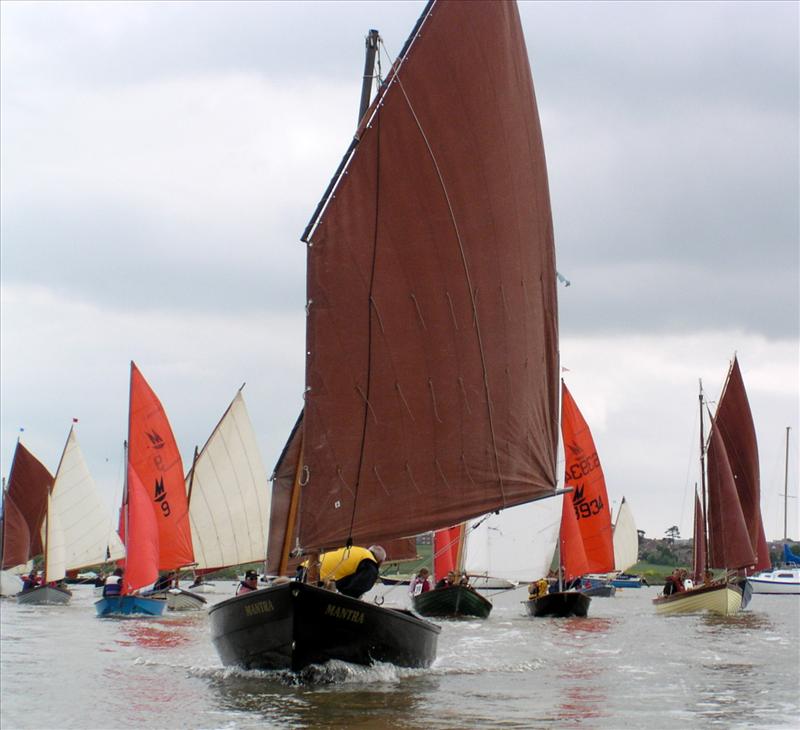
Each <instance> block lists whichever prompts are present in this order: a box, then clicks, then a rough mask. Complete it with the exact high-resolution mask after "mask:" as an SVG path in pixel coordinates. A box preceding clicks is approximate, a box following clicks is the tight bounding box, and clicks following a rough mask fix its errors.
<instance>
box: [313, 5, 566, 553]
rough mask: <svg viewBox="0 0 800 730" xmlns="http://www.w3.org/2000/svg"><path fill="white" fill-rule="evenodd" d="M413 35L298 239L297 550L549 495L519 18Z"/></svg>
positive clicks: (551, 401)
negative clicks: (303, 343)
mask: <svg viewBox="0 0 800 730" xmlns="http://www.w3.org/2000/svg"><path fill="white" fill-rule="evenodd" d="M416 30H418V33H417V32H416ZM416 30H415V33H414V34H413V35H412V38H411V39H410V42H409V44H408V46H407V51H406V52H405V54H404V55H403V57H402V59H401V60H399V61H398V62H397V63H395V64H394V66H393V68H392V72H391V74H390V77H389V78H388V80H387V81H386V83H385V84H384V86H383V87H382V92H381V93H380V96H379V98H378V100H377V101H376V102H375V103H373V105H372V107H371V109H370V111H369V112H367V115H366V116H365V121H364V124H363V125H362V127H361V128H360V129H359V133H358V143H357V145H356V146H355V148H354V150H353V152H352V155H351V156H349V157H348V158H347V163H346V167H345V170H344V172H343V174H342V175H341V176H339V177H338V178H337V179H336V182H335V185H334V187H333V189H332V194H331V195H330V196H328V197H326V198H325V200H324V201H323V211H322V214H321V217H320V218H319V219H318V220H316V221H315V227H313V230H311V229H309V230H311V232H310V234H308V235H307V236H306V240H307V241H308V242H309V247H308V275H307V299H308V302H307V303H308V317H307V347H306V352H307V358H306V386H307V391H306V394H305V415H304V430H305V447H304V466H306V467H308V472H307V475H308V483H307V484H306V486H305V487H304V488H303V492H302V495H303V496H302V498H301V515H300V533H301V534H300V538H301V543H302V545H303V546H304V547H307V548H311V547H335V546H339V545H343V544H344V543H345V541H346V540H347V538H348V537H352V539H353V540H354V541H355V542H356V543H357V544H370V543H371V542H374V541H377V540H381V539H388V538H391V537H402V536H405V535H414V534H418V533H422V532H425V531H428V530H434V529H439V528H443V527H447V526H449V525H454V524H457V523H459V522H462V521H464V520H466V519H469V518H472V517H477V516H479V515H482V514H485V513H486V512H490V511H493V510H496V509H499V508H502V507H510V506H513V505H516V504H522V503H525V502H528V501H530V500H532V499H535V498H537V497H540V496H544V495H547V494H551V493H552V492H553V491H554V489H555V484H556V449H557V443H558V327H557V303H556V290H555V284H556V276H555V250H554V245H553V224H552V217H551V212H550V199H549V190H548V183H547V170H546V164H545V156H544V146H543V143H542V135H541V128H540V124H539V118H538V112H537V108H536V101H535V98H534V92H533V82H532V79H531V73H530V67H529V63H528V53H527V49H526V47H525V39H524V36H523V33H522V27H521V25H520V19H519V12H518V9H517V7H516V4H515V3H513V2H456V1H450V0H442V1H440V2H436V3H434V4H433V5H432V6H430V10H429V11H426V13H425V16H424V18H423V20H422V21H421V24H420V25H419V26H418V28H417V29H416Z"/></svg>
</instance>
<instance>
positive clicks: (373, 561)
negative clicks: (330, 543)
mask: <svg viewBox="0 0 800 730" xmlns="http://www.w3.org/2000/svg"><path fill="white" fill-rule="evenodd" d="M384 560H386V551H385V550H384V549H383V548H382V547H381V546H380V545H373V546H372V547H370V548H369V549H367V548H363V547H357V546H355V545H354V546H353V547H343V548H339V549H338V550H333V551H331V552H328V553H322V555H320V566H319V580H320V584H321V585H325V584H327V583H329V582H331V581H332V582H333V583H335V584H336V590H337V591H339V593H343V594H344V595H345V596H350V597H351V598H361V596H363V595H364V594H365V593H366V592H367V591H368V590H369V589H370V588H372V586H374V585H375V581H376V580H378V568H379V567H380V565H381V563H383V561H384ZM302 567H303V568H305V567H306V563H303V565H302Z"/></svg>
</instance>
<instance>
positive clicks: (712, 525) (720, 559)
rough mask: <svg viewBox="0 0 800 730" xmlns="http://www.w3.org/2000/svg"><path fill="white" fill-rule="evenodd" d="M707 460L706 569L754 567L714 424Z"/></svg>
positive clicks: (721, 445)
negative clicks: (707, 567) (707, 565)
mask: <svg viewBox="0 0 800 730" xmlns="http://www.w3.org/2000/svg"><path fill="white" fill-rule="evenodd" d="M706 460H707V464H708V506H707V512H708V562H709V566H710V567H712V568H726V569H728V570H736V569H740V568H750V567H752V566H753V565H755V563H756V551H755V550H754V549H753V546H752V544H751V542H750V536H749V534H748V532H747V524H746V522H745V519H744V514H743V513H742V507H741V505H740V504H739V495H738V494H737V493H736V480H735V478H734V475H733V471H732V469H731V465H730V460H729V458H728V454H727V452H726V450H725V443H724V442H723V439H722V435H721V434H720V432H719V429H718V428H717V426H716V422H714V423H712V426H711V433H710V435H709V444H708V451H707V453H706Z"/></svg>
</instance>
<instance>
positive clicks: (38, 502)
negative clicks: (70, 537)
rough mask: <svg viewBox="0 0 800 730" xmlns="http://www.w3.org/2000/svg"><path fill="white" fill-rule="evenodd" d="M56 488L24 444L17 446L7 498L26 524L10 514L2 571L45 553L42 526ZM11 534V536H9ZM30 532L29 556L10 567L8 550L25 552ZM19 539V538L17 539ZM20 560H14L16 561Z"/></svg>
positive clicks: (4, 538)
mask: <svg viewBox="0 0 800 730" xmlns="http://www.w3.org/2000/svg"><path fill="white" fill-rule="evenodd" d="M52 488H53V475H52V474H51V473H50V472H49V471H48V470H47V468H46V467H45V466H44V465H43V464H42V463H41V462H40V461H39V460H38V459H37V458H36V457H35V456H34V455H33V454H32V453H31V452H30V451H28V449H26V448H25V446H24V445H23V444H22V442H20V441H18V442H17V447H16V449H15V450H14V458H13V460H12V462H11V473H10V474H9V476H8V484H7V487H6V489H7V493H6V494H7V498H10V501H11V502H12V503H13V505H14V506H15V507H16V508H17V513H18V516H21V517H22V519H23V520H24V523H25V528H23V526H22V524H21V523H19V522H17V520H16V519H14V511H13V509H12V511H11V512H10V513H9V520H8V524H7V525H4V530H3V533H4V534H3V540H4V552H3V567H4V568H5V567H13V566H14V565H21V564H22V563H26V562H27V561H28V560H29V559H30V558H32V557H34V556H35V555H40V554H41V553H42V552H43V551H44V546H43V544H42V522H43V521H44V515H45V512H46V511H47V495H48V494H50V490H51V489H52ZM9 530H10V534H8V536H7V533H8V531H9ZM26 531H27V542H28V548H27V552H28V554H27V555H26V556H25V558H24V559H23V560H21V561H20V562H19V563H9V557H10V556H9V557H7V556H6V552H5V549H6V548H7V547H8V545H9V542H10V541H13V542H16V543H17V544H18V546H17V548H16V550H17V551H19V550H21V549H22V547H21V545H20V544H19V543H20V541H23V542H24V541H25V540H26V537H25V532H26ZM15 535H16V536H15ZM17 557H18V556H15V557H14V559H15V560H16V559H17Z"/></svg>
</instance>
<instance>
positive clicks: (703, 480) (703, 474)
mask: <svg viewBox="0 0 800 730" xmlns="http://www.w3.org/2000/svg"><path fill="white" fill-rule="evenodd" d="M699 383H700V395H699V402H700V482H701V484H702V491H703V539H704V540H705V543H706V559H705V565H704V566H703V571H704V572H706V573H707V572H708V555H709V552H710V550H709V545H708V503H707V501H706V452H705V434H704V433H703V379H702V378H701V379H700V380H699Z"/></svg>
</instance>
